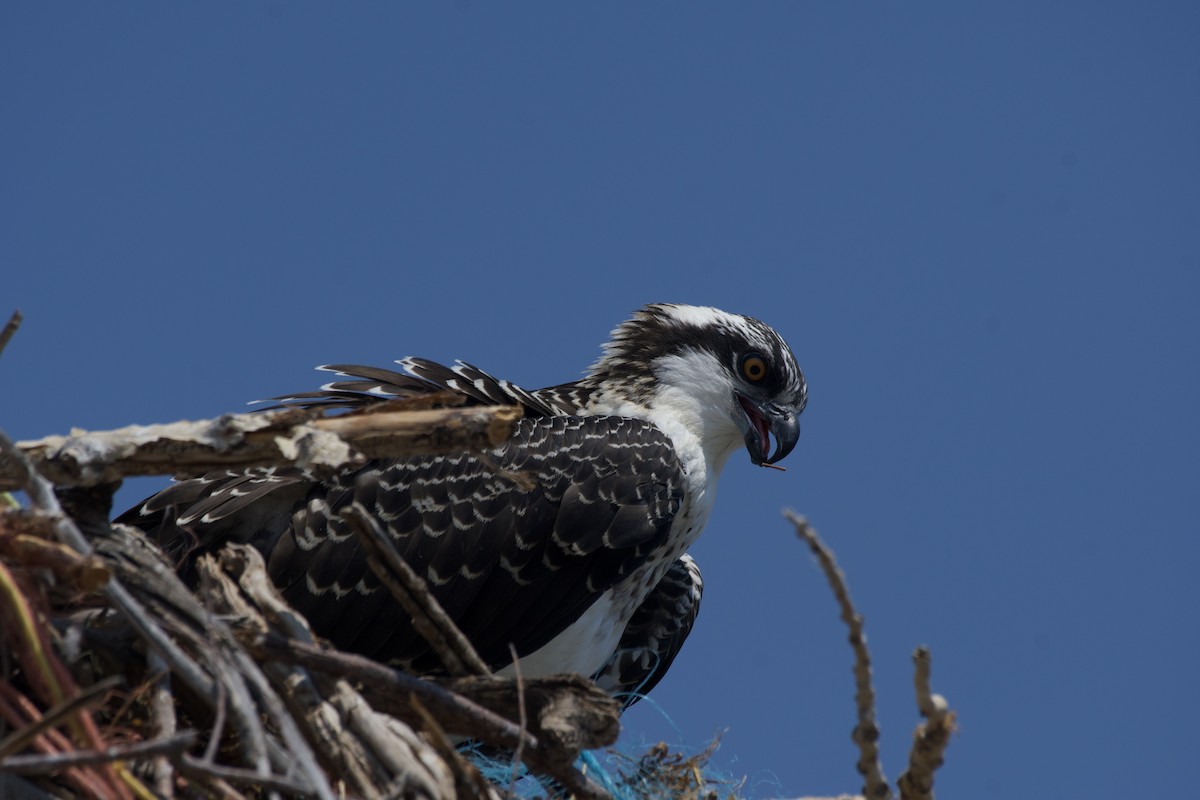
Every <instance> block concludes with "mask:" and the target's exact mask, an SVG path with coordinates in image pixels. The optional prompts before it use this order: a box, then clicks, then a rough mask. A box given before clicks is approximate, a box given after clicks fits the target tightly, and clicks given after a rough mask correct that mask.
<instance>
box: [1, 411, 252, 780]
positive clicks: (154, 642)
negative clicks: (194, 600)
mask: <svg viewBox="0 0 1200 800" xmlns="http://www.w3.org/2000/svg"><path fill="white" fill-rule="evenodd" d="M0 453H2V454H4V455H5V456H7V457H8V459H9V461H10V462H11V463H13V464H15V465H16V466H17V468H18V469H19V471H20V473H21V485H22V488H23V489H24V491H25V493H26V494H27V495H28V496H29V498H30V500H31V501H32V502H33V504H34V506H35V507H36V508H38V509H40V510H41V511H43V512H44V513H46V514H47V515H48V516H49V517H50V521H51V525H52V527H53V529H54V533H55V536H56V537H57V538H58V539H59V541H61V542H63V543H64V544H66V545H68V546H70V547H72V548H74V549H75V550H76V551H77V552H79V553H80V554H82V555H84V556H90V555H92V553H93V550H92V545H91V543H90V542H88V540H87V538H86V537H84V535H83V533H82V532H80V530H79V528H78V527H77V526H76V525H75V523H74V522H73V521H72V520H71V519H70V518H69V517H68V516H66V514H64V513H63V510H62V506H61V505H60V504H59V502H58V498H57V497H56V496H55V494H54V486H53V484H52V483H51V482H50V481H48V480H47V479H46V478H44V477H42V476H41V475H39V474H38V473H37V472H36V470H34V468H33V464H32V463H31V462H30V461H29V459H28V458H26V457H25V455H24V454H23V453H22V452H21V451H20V450H19V449H17V447H16V445H14V444H13V442H12V440H11V439H9V438H8V436H7V434H5V433H4V432H3V431H0ZM104 593H105V594H106V595H107V597H108V599H109V602H111V603H112V605H113V606H114V607H115V608H116V609H117V610H118V611H119V612H120V613H121V614H122V616H123V617H124V618H125V619H126V620H127V621H128V622H130V623H131V624H132V625H133V627H134V629H135V630H137V631H138V633H139V634H140V635H141V636H142V637H143V638H144V639H145V640H146V641H147V642H148V643H149V644H150V645H151V647H153V648H154V649H156V650H157V651H158V652H159V654H160V655H161V656H162V658H163V660H164V661H165V662H166V663H167V664H169V665H170V666H171V669H172V670H173V671H175V672H176V674H178V675H179V676H180V677H181V678H182V679H183V681H184V683H186V684H188V686H189V687H190V688H191V689H192V690H193V691H195V692H196V693H197V694H198V695H200V696H201V697H211V696H212V695H213V686H214V683H215V682H214V681H213V680H212V679H211V678H210V677H209V675H208V673H206V672H205V671H204V670H203V668H201V667H200V665H199V664H197V663H196V662H195V661H193V660H192V659H191V658H190V657H189V656H188V655H187V654H186V653H184V652H183V649H182V648H181V647H179V645H178V644H176V643H175V641H174V640H173V639H171V638H170V637H169V636H168V635H167V634H166V632H165V631H163V629H162V628H161V627H159V626H158V625H157V624H156V623H155V622H154V621H153V620H152V619H151V618H150V615H149V614H148V613H147V612H146V610H145V608H143V607H142V605H141V604H140V603H139V602H138V601H137V600H136V599H134V597H133V595H131V594H130V593H129V591H128V590H127V589H126V588H125V587H124V586H123V585H122V584H121V582H120V581H119V580H117V579H116V578H115V577H113V578H112V579H110V580H109V581H108V582H107V583H106V584H105V586H104ZM184 631H187V628H186V627H185V626H179V632H181V633H182V632H184ZM232 674H233V676H234V677H235V678H237V677H238V676H237V675H236V673H232ZM249 699H250V698H249V695H248V694H247V695H246V697H245V704H244V705H242V704H238V705H236V706H235V709H234V710H235V718H236V719H238V720H239V721H240V722H241V723H242V725H241V726H240V728H241V730H242V732H243V733H244V734H253V733H255V732H257V731H261V723H259V721H258V719H257V717H256V716H255V715H254V714H253V713H252V708H253V707H252V704H251V703H250V702H249ZM253 738H254V737H251V740H253ZM246 743H247V742H246V741H243V744H244V745H245V744H246ZM254 760H255V762H256V763H257V764H258V765H259V768H260V769H264V771H265V769H266V768H267V763H268V762H267V761H266V758H265V753H264V754H262V755H256V757H255V758H254Z"/></svg>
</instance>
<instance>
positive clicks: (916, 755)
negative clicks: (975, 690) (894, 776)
mask: <svg viewBox="0 0 1200 800" xmlns="http://www.w3.org/2000/svg"><path fill="white" fill-rule="evenodd" d="M931 660H932V657H931V656H930V653H929V649H928V648H926V647H918V648H917V649H916V650H914V651H913V662H914V663H915V664H916V669H915V671H914V673H913V685H914V687H915V688H916V691H917V708H918V709H920V712H921V716H923V717H925V719H926V720H928V721H927V722H926V723H925V724H923V725H918V726H917V730H916V732H915V733H914V734H913V746H912V751H911V752H910V753H909V757H908V770H907V771H906V772H905V773H904V774H903V775H901V776H900V780H899V781H898V785H899V786H900V800H933V774H934V772H935V771H937V768H938V767H940V766H941V765H942V762H943V760H944V758H945V753H946V747H947V746H948V745H949V744H950V735H951V734H952V733H954V712H953V711H951V710H950V706H949V704H948V703H947V702H946V698H944V697H942V696H941V695H940V694H934V693H933V692H932V691H931V690H930V687H929V668H930V662H931Z"/></svg>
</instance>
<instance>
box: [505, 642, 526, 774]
mask: <svg viewBox="0 0 1200 800" xmlns="http://www.w3.org/2000/svg"><path fill="white" fill-rule="evenodd" d="M508 652H509V653H511V654H512V665H513V676H514V677H515V678H516V679H517V710H518V712H519V714H520V716H519V718H518V720H517V722H518V724H519V725H520V728H521V733H522V734H523V733H525V732H526V730H528V725H529V719H528V715H527V714H526V712H525V681H523V680H522V679H521V659H520V658H519V657H518V656H517V646H516V645H515V644H513V643H512V642H509V643H508ZM524 750H525V737H524V736H522V737H521V738H520V739H519V740H518V741H517V747H516V749H515V750H513V757H512V775H510V776H509V779H508V793H507V794H508V796H509V797H515V796H516V795H515V794H514V791H515V789H516V786H517V778H519V777H520V772H521V770H520V767H521V757H522V756H523V755H524V752H523V751H524Z"/></svg>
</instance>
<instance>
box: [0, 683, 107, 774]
mask: <svg viewBox="0 0 1200 800" xmlns="http://www.w3.org/2000/svg"><path fill="white" fill-rule="evenodd" d="M121 683H123V679H122V678H121V676H119V675H111V676H109V677H107V678H105V679H104V680H102V681H98V682H97V683H94V684H92V685H91V686H89V687H87V688H86V689H84V690H82V691H81V692H80V693H79V694H78V695H77V696H76V697H73V698H71V699H70V700H66V701H64V702H62V703H59V704H58V705H57V706H55V707H54V708H52V709H50V710H49V711H47V712H46V713H45V714H43V715H42V718H41V719H39V720H37V721H36V722H32V723H30V724H29V725H26V726H25V727H24V728H21V730H19V731H15V732H13V733H12V734H10V735H9V736H7V737H5V738H4V739H3V740H0V760H2V759H3V758H4V757H5V756H7V755H9V754H10V753H15V752H17V751H19V750H21V749H22V748H24V747H25V745H27V744H29V742H31V741H33V740H34V739H36V738H37V736H38V734H40V733H41V732H42V731H44V730H46V729H48V728H53V727H55V726H57V725H58V723H60V722H62V721H63V720H64V719H66V718H67V717H68V716H70V715H71V714H74V713H75V712H76V711H78V710H79V709H81V708H86V707H88V706H91V705H94V704H95V703H98V702H99V701H100V700H102V699H103V697H104V695H105V694H106V693H107V692H108V690H109V689H113V688H115V687H117V686H120V685H121Z"/></svg>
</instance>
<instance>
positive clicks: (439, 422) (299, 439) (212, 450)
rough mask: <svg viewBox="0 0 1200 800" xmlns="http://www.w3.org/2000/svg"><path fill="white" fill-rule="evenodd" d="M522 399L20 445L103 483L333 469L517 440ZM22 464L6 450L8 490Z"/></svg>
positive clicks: (259, 415) (251, 420)
mask: <svg viewBox="0 0 1200 800" xmlns="http://www.w3.org/2000/svg"><path fill="white" fill-rule="evenodd" d="M520 417H521V409H520V408H519V407H515V406H472V407H470V408H442V409H422V410H415V411H414V410H384V411H378V412H376V413H370V414H346V415H343V416H339V417H325V418H319V416H318V412H316V411H311V410H306V409H302V408H282V409H274V410H270V411H258V412H251V413H247V414H226V415H224V416H222V417H218V418H216V419H206V420H198V421H180V422H173V423H169V424H160V425H131V426H128V427H125V428H121V429H118V430H111V431H93V432H86V431H85V432H80V433H76V434H73V435H71V436H47V437H45V438H42V439H39V440H37V441H30V442H21V443H20V445H19V449H20V451H21V452H22V453H23V454H24V455H25V457H26V458H28V459H29V460H30V461H32V462H33V463H34V464H35V466H36V468H37V470H38V471H39V472H40V473H41V474H42V475H44V476H45V477H47V478H49V479H50V480H52V481H53V482H54V483H55V484H57V485H58V486H94V485H97V484H101V483H113V482H116V481H119V480H121V479H122V478H126V477H130V476H134V475H177V474H189V475H199V474H203V473H205V472H212V471H215V470H224V469H248V468H251V467H271V466H276V467H280V466H297V465H299V466H302V467H305V468H308V469H310V470H312V471H314V472H315V473H316V474H333V473H335V472H337V471H339V470H342V469H345V468H346V467H349V466H354V465H356V464H362V463H363V462H364V460H365V459H369V458H385V457H399V456H408V455H418V454H430V453H447V452H468V451H475V450H486V449H488V448H490V447H495V446H496V444H498V443H500V442H503V441H504V440H505V439H507V438H508V437H509V436H510V435H511V434H512V430H513V426H514V425H515V424H516V422H517V420H518V419H520ZM21 482H22V473H21V468H20V465H19V464H18V463H17V462H16V461H15V460H14V459H12V458H9V457H6V456H5V455H4V454H0V490H9V489H16V488H21Z"/></svg>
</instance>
